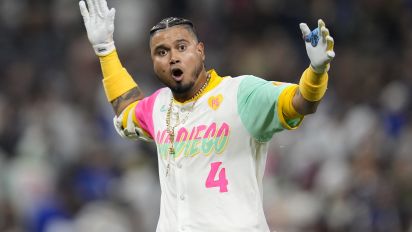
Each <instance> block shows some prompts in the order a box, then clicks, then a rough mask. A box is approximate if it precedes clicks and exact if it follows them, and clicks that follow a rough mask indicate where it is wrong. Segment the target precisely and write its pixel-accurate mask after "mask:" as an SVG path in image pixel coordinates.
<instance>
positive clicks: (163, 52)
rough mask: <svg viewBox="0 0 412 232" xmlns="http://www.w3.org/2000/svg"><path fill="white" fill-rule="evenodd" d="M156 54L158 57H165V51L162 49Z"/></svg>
mask: <svg viewBox="0 0 412 232" xmlns="http://www.w3.org/2000/svg"><path fill="white" fill-rule="evenodd" d="M157 54H158V55H159V56H165V55H166V54H167V51H166V50H164V49H162V50H159V51H157Z"/></svg>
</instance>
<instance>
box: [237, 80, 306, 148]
mask: <svg viewBox="0 0 412 232" xmlns="http://www.w3.org/2000/svg"><path fill="white" fill-rule="evenodd" d="M239 78H242V80H241V81H240V84H239V89H238V93H237V108H238V113H239V116H240V119H241V121H242V123H243V125H244V126H245V127H246V129H247V130H248V131H249V133H250V134H251V135H252V136H253V137H254V138H255V139H256V140H258V141H261V142H267V141H269V140H270V139H271V138H272V137H273V135H274V134H275V133H276V132H279V131H282V130H283V129H285V127H284V126H283V125H284V123H282V120H283V121H285V119H284V118H283V116H282V115H281V114H280V116H279V113H282V112H278V99H279V96H280V94H281V93H282V91H283V90H284V89H285V88H286V87H288V86H290V85H291V84H289V83H280V84H279V83H276V82H270V81H266V80H264V79H261V78H258V77H255V76H250V75H248V76H243V77H239ZM299 122H300V119H296V120H288V121H286V123H287V125H288V126H291V127H294V126H296V125H298V124H299Z"/></svg>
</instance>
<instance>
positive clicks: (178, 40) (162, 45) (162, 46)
mask: <svg viewBox="0 0 412 232" xmlns="http://www.w3.org/2000/svg"><path fill="white" fill-rule="evenodd" d="M181 42H185V43H189V41H188V40H187V39H177V40H175V41H174V42H173V44H178V43H181ZM159 49H167V46H166V45H164V44H159V45H157V46H156V47H155V48H154V49H153V51H157V50H159Z"/></svg>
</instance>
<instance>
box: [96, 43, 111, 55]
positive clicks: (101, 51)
mask: <svg viewBox="0 0 412 232" xmlns="http://www.w3.org/2000/svg"><path fill="white" fill-rule="evenodd" d="M93 49H94V52H95V53H96V55H98V56H107V55H109V54H110V53H111V52H112V51H114V50H115V46H114V42H113V41H112V42H110V43H103V44H97V45H93Z"/></svg>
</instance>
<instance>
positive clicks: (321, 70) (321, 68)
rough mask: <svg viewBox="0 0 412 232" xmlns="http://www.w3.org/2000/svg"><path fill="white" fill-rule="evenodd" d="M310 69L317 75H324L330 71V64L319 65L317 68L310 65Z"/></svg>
mask: <svg viewBox="0 0 412 232" xmlns="http://www.w3.org/2000/svg"><path fill="white" fill-rule="evenodd" d="M310 69H311V70H312V71H313V72H314V73H316V74H323V73H325V72H327V71H329V64H326V65H317V66H314V65H313V64H310Z"/></svg>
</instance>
